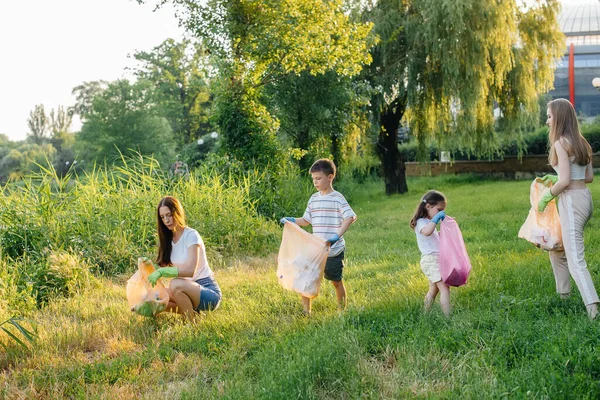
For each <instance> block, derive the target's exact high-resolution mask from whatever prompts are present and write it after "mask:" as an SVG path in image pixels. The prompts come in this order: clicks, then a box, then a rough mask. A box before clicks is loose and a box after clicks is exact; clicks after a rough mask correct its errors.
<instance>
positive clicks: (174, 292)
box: [148, 196, 222, 319]
mask: <svg viewBox="0 0 600 400" xmlns="http://www.w3.org/2000/svg"><path fill="white" fill-rule="evenodd" d="M156 220H157V221H156V223H157V230H158V239H159V246H158V256H157V259H156V262H157V263H158V265H159V267H160V268H158V269H157V270H156V271H154V272H153V273H152V274H151V275H150V276H149V277H148V280H149V281H150V283H152V285H154V284H155V283H156V281H157V280H158V279H159V278H161V277H165V278H174V279H172V280H171V282H170V283H169V287H168V289H167V290H168V291H169V305H168V306H167V309H166V310H167V311H171V312H177V313H179V314H182V315H184V316H185V317H186V318H188V319H191V318H193V316H194V315H195V313H196V312H199V311H204V310H215V309H216V308H217V307H219V304H220V302H221V297H222V295H221V289H220V288H219V285H218V284H217V282H216V281H215V279H214V276H213V272H212V270H211V269H210V267H209V266H208V260H207V259H206V249H205V247H204V242H203V241H202V238H201V237H200V235H199V234H198V232H197V231H196V230H195V229H192V228H190V227H188V226H187V225H186V222H185V213H184V211H183V207H182V205H181V203H180V202H179V200H177V199H176V198H175V197H171V196H166V197H163V198H162V199H161V200H160V202H159V203H158V207H157V208H156Z"/></svg>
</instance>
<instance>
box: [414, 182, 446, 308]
mask: <svg viewBox="0 0 600 400" xmlns="http://www.w3.org/2000/svg"><path fill="white" fill-rule="evenodd" d="M445 208H446V198H445V197H444V195H443V194H442V193H440V192H438V191H436V190H431V191H429V192H427V193H425V195H424V196H423V198H422V199H421V202H420V203H419V206H418V207H417V210H416V211H415V215H414V216H413V217H412V219H411V220H410V227H411V228H412V229H414V231H415V233H416V234H417V245H418V246H419V250H421V270H422V271H423V273H424V274H425V276H426V277H427V279H429V292H427V295H425V311H429V310H430V309H431V305H432V304H433V302H434V301H435V297H436V296H437V294H438V292H439V293H440V305H441V307H442V311H443V312H444V315H446V316H447V317H448V316H450V287H449V286H448V285H446V284H445V283H444V282H442V277H441V275H440V260H439V253H440V236H439V234H438V231H437V230H436V229H435V228H436V226H437V224H438V222H440V221H441V220H443V219H444V218H445V217H446V213H445V212H444V209H445Z"/></svg>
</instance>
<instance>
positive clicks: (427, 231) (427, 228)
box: [421, 221, 437, 236]
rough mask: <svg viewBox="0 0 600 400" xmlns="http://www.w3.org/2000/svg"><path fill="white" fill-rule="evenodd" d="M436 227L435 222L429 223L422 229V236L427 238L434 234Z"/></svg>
mask: <svg viewBox="0 0 600 400" xmlns="http://www.w3.org/2000/svg"><path fill="white" fill-rule="evenodd" d="M436 226H437V224H436V223H435V222H433V221H432V222H429V223H427V225H425V226H424V227H423V228H421V234H423V235H425V236H429V235H431V234H432V233H433V231H435V227H436Z"/></svg>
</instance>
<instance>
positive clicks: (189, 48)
mask: <svg viewBox="0 0 600 400" xmlns="http://www.w3.org/2000/svg"><path fill="white" fill-rule="evenodd" d="M134 57H135V59H136V60H138V61H139V62H140V64H141V65H140V67H138V68H137V70H136V75H137V76H138V77H139V78H140V79H144V80H147V81H149V82H152V84H153V85H155V86H156V89H157V90H156V91H155V95H156V96H157V102H158V103H159V104H160V107H161V109H162V115H163V116H164V117H165V118H167V120H169V124H170V125H171V129H172V130H173V134H174V136H175V139H176V141H177V142H178V143H179V144H180V145H187V144H190V143H192V142H194V141H196V139H198V138H199V137H201V136H203V135H205V134H207V133H209V131H210V125H209V116H210V112H209V111H210V107H211V95H210V92H209V88H208V70H209V65H208V62H207V60H208V58H207V55H206V52H205V49H204V47H203V46H202V45H201V44H200V43H199V42H197V41H192V40H189V39H185V40H182V41H181V42H179V43H178V42H175V41H174V40H173V39H167V40H165V41H164V42H163V43H161V44H160V45H159V46H157V47H155V48H154V49H152V51H149V52H146V51H140V52H136V53H135V54H134Z"/></svg>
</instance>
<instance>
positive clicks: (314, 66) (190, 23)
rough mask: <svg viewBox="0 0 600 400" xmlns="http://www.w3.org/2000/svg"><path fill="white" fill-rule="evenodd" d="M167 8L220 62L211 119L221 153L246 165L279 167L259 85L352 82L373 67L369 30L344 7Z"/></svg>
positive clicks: (194, 2)
mask: <svg viewBox="0 0 600 400" xmlns="http://www.w3.org/2000/svg"><path fill="white" fill-rule="evenodd" d="M138 1H139V2H143V1H144V0H138ZM167 2H171V3H174V4H175V5H176V9H177V10H178V16H179V18H180V22H181V23H182V25H183V26H185V27H186V28H187V30H188V31H189V32H191V33H192V34H193V35H194V36H196V37H198V38H200V39H201V40H202V42H203V43H204V44H205V45H206V46H207V48H208V50H209V51H210V53H211V54H212V55H213V56H214V57H216V58H217V59H218V60H219V74H220V77H221V79H220V80H219V84H218V85H217V86H216V98H215V103H216V110H215V114H216V115H215V119H216V121H217V123H218V125H219V128H220V130H221V133H222V138H223V145H224V146H225V148H227V149H228V150H229V151H230V152H231V153H232V154H233V155H234V156H236V157H237V158H239V159H242V160H244V161H258V162H259V163H261V164H265V163H268V162H272V161H274V160H276V159H277V153H278V150H277V141H276V137H275V135H276V131H277V128H278V122H277V120H276V119H275V118H274V117H273V116H272V115H271V114H270V113H269V112H268V110H267V108H266V107H265V105H264V104H263V102H262V99H261V94H262V93H261V92H262V88H263V87H264V85H266V84H268V83H272V82H274V81H277V80H279V79H282V78H283V77H286V76H289V75H293V74H300V73H302V72H305V71H307V72H308V73H310V74H313V75H317V74H323V73H325V72H326V71H334V72H336V73H337V74H339V75H342V76H353V75H356V74H358V73H359V72H360V71H361V68H362V65H364V64H366V63H369V62H370V61H371V56H370V54H369V48H370V43H372V42H370V41H369V38H370V37H369V31H370V30H371V26H372V25H371V23H368V22H366V23H365V22H352V21H350V19H349V17H348V15H347V14H346V13H345V12H344V8H343V0H208V1H201V0H170V1H168V0H162V1H161V2H160V3H161V4H164V3H167Z"/></svg>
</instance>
